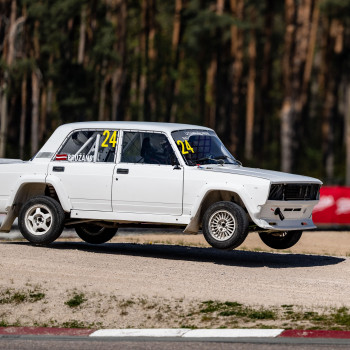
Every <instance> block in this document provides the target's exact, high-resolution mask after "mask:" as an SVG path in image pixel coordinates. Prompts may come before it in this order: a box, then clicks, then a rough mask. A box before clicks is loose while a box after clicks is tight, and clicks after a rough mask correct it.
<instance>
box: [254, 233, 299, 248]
mask: <svg viewBox="0 0 350 350" xmlns="http://www.w3.org/2000/svg"><path fill="white" fill-rule="evenodd" d="M302 234H303V231H287V232H276V233H266V232H260V233H259V236H260V238H261V240H262V241H263V242H264V243H265V244H266V245H267V246H268V247H270V248H273V249H288V248H290V247H293V246H294V245H295V244H297V243H298V241H299V239H300V237H301V235H302Z"/></svg>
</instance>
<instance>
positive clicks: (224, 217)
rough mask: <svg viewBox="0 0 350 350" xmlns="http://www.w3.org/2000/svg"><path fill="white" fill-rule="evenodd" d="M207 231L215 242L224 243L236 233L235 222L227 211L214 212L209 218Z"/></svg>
mask: <svg viewBox="0 0 350 350" xmlns="http://www.w3.org/2000/svg"><path fill="white" fill-rule="evenodd" d="M209 231H210V234H211V235H212V236H213V237H214V238H215V239H216V240H218V241H226V240H228V239H230V238H231V237H232V236H233V235H234V233H235V231H236V220H235V218H234V216H233V215H232V214H231V213H230V212H229V211H227V210H220V211H216V212H215V213H214V214H212V215H211V217H210V218H209Z"/></svg>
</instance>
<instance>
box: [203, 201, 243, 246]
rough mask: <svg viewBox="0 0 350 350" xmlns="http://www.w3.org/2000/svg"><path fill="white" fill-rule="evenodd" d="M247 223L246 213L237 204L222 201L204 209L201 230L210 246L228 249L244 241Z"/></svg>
mask: <svg viewBox="0 0 350 350" xmlns="http://www.w3.org/2000/svg"><path fill="white" fill-rule="evenodd" d="M248 224H249V222H248V218H247V215H246V213H245V211H244V210H243V209H242V208H241V207H240V206H239V205H237V204H235V203H232V202H226V201H223V202H217V203H214V204H212V205H211V206H210V207H209V208H208V209H207V210H206V212H205V213H204V216H203V222H202V230H203V235H204V238H205V239H206V241H207V242H208V243H209V244H210V245H211V246H212V247H214V248H217V249H226V250H230V249H234V248H237V247H238V246H240V245H241V244H242V243H243V242H244V240H245V239H246V237H247V234H248Z"/></svg>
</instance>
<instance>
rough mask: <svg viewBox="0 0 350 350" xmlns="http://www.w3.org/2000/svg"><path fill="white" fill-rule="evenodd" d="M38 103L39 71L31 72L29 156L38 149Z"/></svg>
mask: <svg viewBox="0 0 350 350" xmlns="http://www.w3.org/2000/svg"><path fill="white" fill-rule="evenodd" d="M39 101H40V71H39V69H35V70H33V71H32V130H31V154H32V156H33V155H34V154H35V153H36V152H37V151H38V148H39V132H38V131H39Z"/></svg>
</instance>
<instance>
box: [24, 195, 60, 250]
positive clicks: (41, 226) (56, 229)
mask: <svg viewBox="0 0 350 350" xmlns="http://www.w3.org/2000/svg"><path fill="white" fill-rule="evenodd" d="M64 220H65V214H64V211H63V209H62V207H61V205H60V204H59V203H58V202H57V201H56V200H54V199H52V198H51V197H47V196H37V197H34V198H32V199H30V200H29V201H28V202H26V203H25V204H24V205H23V206H22V208H21V210H20V212H19V215H18V227H19V230H20V231H21V233H22V235H23V237H24V238H25V239H27V240H28V241H29V242H31V243H33V244H36V245H47V244H50V243H52V242H53V241H55V240H56V239H57V238H58V237H59V236H60V235H61V233H62V231H63V227H64Z"/></svg>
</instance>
